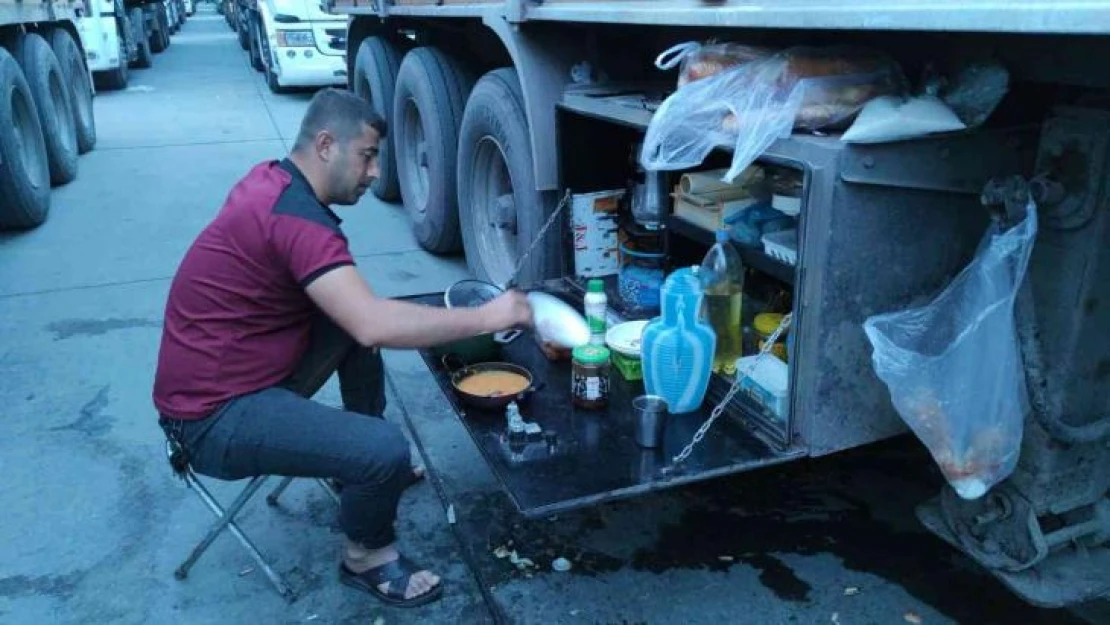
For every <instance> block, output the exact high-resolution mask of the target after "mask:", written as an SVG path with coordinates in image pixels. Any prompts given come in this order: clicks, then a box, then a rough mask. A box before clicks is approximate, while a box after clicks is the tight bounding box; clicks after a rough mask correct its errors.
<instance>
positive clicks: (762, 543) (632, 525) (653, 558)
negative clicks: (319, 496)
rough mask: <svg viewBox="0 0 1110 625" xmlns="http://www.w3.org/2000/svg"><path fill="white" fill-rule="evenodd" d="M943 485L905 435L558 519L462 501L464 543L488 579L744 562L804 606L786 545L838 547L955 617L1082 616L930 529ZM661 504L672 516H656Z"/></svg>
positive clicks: (716, 568)
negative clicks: (517, 563) (1011, 583)
mask: <svg viewBox="0 0 1110 625" xmlns="http://www.w3.org/2000/svg"><path fill="white" fill-rule="evenodd" d="M940 484H941V482H940V481H939V479H938V478H937V477H936V475H935V473H934V472H933V471H932V465H931V464H930V462H929V460H928V457H927V456H926V455H924V454H923V452H922V451H921V450H920V448H919V447H918V446H916V445H915V444H914V443H913V442H912V441H902V442H899V443H896V444H894V445H888V446H885V447H880V448H879V450H878V451H876V449H875V448H867V449H864V450H857V451H855V452H850V453H846V454H841V455H838V456H837V457H835V458H828V459H823V460H816V461H806V462H797V463H794V464H793V465H788V466H784V467H778V468H776V469H775V470H767V471H760V472H755V473H751V474H747V475H744V476H738V477H734V478H722V479H718V480H712V481H709V482H706V483H703V484H700V485H695V486H687V487H685V488H682V489H675V490H672V491H668V492H664V493H657V494H653V495H648V496H644V497H641V498H638V499H633V500H627V501H623V502H616V503H612V504H608V505H606V506H601V507H599V508H597V509H593V510H587V511H581V512H578V513H573V514H565V515H561V516H560V518H559V519H558V522H554V523H553V522H550V521H547V520H538V521H528V520H525V519H523V518H521V517H520V516H519V515H518V514H516V512H515V510H514V509H513V507H512V504H511V502H509V501H508V500H507V498H505V497H504V495H502V494H501V493H492V494H489V493H487V494H481V495H470V496H467V497H464V498H463V500H462V501H460V502H458V503H459V504H460V506H459V507H461V508H462V509H464V510H465V514H463V515H460V516H461V517H462V519H463V520H461V521H460V522H463V523H464V527H463V532H462V533H463V535H464V536H465V537H466V538H467V540H466V542H467V547H468V548H469V549H471V550H472V553H473V554H474V560H475V562H476V563H477V565H478V566H479V567H480V568H481V572H482V575H483V576H484V577H485V579H486V580H487V581H488V582H490V583H496V584H499V583H502V582H504V581H507V580H509V579H513V578H519V577H522V576H523V577H528V576H531V575H537V574H550V571H551V561H552V559H553V558H555V557H560V556H561V557H565V558H568V559H570V560H571V561H572V562H573V563H574V568H573V569H572V570H571V572H570V574H571V575H587V576H596V575H600V574H604V573H608V572H612V571H616V570H620V569H624V568H628V569H631V570H635V571H643V572H651V573H664V572H667V571H672V570H679V569H685V570H705V571H708V572H717V573H720V574H727V573H728V571H729V569H730V568H731V567H732V566H734V565H736V564H738V563H743V564H746V565H748V566H750V567H752V568H753V569H755V570H757V571H758V572H759V579H760V582H761V583H762V584H763V585H764V586H765V587H766V588H767V589H768V590H770V591H771V592H773V593H774V594H775V595H776V596H777V597H778V598H780V599H781V600H784V601H790V602H797V603H802V604H805V603H807V602H809V601H810V600H811V591H812V588H811V587H810V584H809V583H808V582H806V581H805V580H803V579H802V578H801V577H800V576H798V575H797V574H796V573H795V572H794V570H793V569H792V568H791V567H790V566H789V565H788V564H787V561H786V559H784V558H783V556H785V555H790V554H794V555H801V556H815V555H820V554H829V555H833V556H835V557H837V558H838V559H840V560H841V561H842V563H843V566H844V568H846V569H848V570H851V571H858V572H861V573H866V574H868V575H873V576H877V577H881V578H883V579H885V580H887V581H888V582H890V583H891V584H894V585H897V586H899V587H901V588H902V589H904V590H905V591H906V592H907V593H909V594H910V595H912V596H914V597H916V598H917V599H918V600H920V601H921V602H922V603H923V604H926V605H929V606H931V607H932V608H933V609H935V610H936V611H938V612H940V613H942V614H944V615H945V616H946V617H948V618H950V619H951V620H953V621H955V622H958V623H977V624H983V625H987V624H994V623H999V624H1003V623H1005V624H1007V625H1009V624H1010V623H1016V622H1020V623H1026V624H1042V623H1043V624H1046V625H1047V624H1049V623H1051V624H1052V625H1073V624H1074V625H1079V624H1080V623H1082V621H1080V620H1079V619H1077V618H1075V617H1072V616H1070V615H1069V614H1067V613H1066V612H1062V611H1054V610H1038V609H1036V608H1033V607H1032V606H1030V605H1028V604H1026V603H1024V602H1023V601H1022V600H1021V599H1019V598H1018V597H1016V596H1015V595H1013V594H1011V593H1010V592H1009V591H1007V590H1006V589H1005V588H1004V587H1003V586H1002V585H1001V584H1000V583H998V582H996V581H994V579H993V578H991V577H989V576H988V575H987V574H986V573H984V572H983V571H981V570H980V569H979V568H977V567H976V565H974V564H973V563H972V562H971V561H970V560H968V559H967V558H965V557H964V556H962V555H961V554H959V553H958V552H956V551H954V550H953V549H951V548H949V547H948V546H947V545H946V544H945V543H943V542H942V541H940V539H938V538H936V537H934V536H932V535H931V534H928V533H927V532H926V531H925V530H924V529H923V528H921V527H920V525H919V524H918V523H917V521H916V518H915V517H914V516H913V509H914V506H915V505H916V504H918V503H920V502H922V501H924V500H927V499H928V498H930V497H931V496H933V495H934V494H935V493H936V492H937V489H938V488H939V486H940ZM666 508H671V509H674V510H675V513H674V514H673V515H671V516H672V517H673V518H671V519H666V518H664V517H666V516H667V515H661V514H660V513H659V510H660V509H666ZM661 518H664V520H662V521H660V519H661ZM602 534H604V537H605V538H604V540H597V537H598V536H601V535H602ZM613 537H617V539H614V538H613ZM584 545H591V546H592V547H593V548H592V549H590V548H585V547H584ZM498 547H504V548H505V549H507V550H516V551H517V552H518V553H519V555H520V556H522V557H527V558H529V559H531V560H532V561H534V562H535V565H536V567H535V568H534V569H526V570H521V569H518V568H517V567H514V566H513V565H512V564H511V563H510V562H509V561H508V558H497V557H496V556H494V555H493V553H494V551H495V550H497V548H498ZM502 553H504V552H502ZM864 591H866V589H864Z"/></svg>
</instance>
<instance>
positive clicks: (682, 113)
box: [640, 57, 803, 182]
mask: <svg viewBox="0 0 1110 625" xmlns="http://www.w3.org/2000/svg"><path fill="white" fill-rule="evenodd" d="M785 70H786V60H785V59H783V58H779V57H771V58H768V59H762V60H759V61H753V62H751V63H746V64H743V65H740V66H737V67H734V68H732V69H729V70H726V71H723V72H720V73H718V74H716V75H714V76H710V77H708V78H703V79H701V80H697V81H695V82H691V83H689V84H686V85H685V86H684V87H682V88H681V89H679V90H678V91H676V92H675V93H673V94H671V96H670V97H668V98H667V99H666V100H664V101H663V104H662V105H660V107H659V109H658V110H657V111H656V112H655V115H654V116H653V117H652V120H651V124H649V125H648V129H647V133H646V134H645V136H644V145H643V150H642V152H641V154H640V161H641V163H642V164H643V166H644V168H645V169H648V170H676V169H690V168H693V167H696V166H698V165H700V164H701V163H702V161H703V160H705V157H706V156H708V155H709V153H710V152H711V151H712V150H713V149H714V148H716V147H717V146H719V145H729V144H732V146H733V158H732V166H731V167H730V168H729V170H728V171H727V172H726V173H725V175H724V177H723V180H725V181H726V182H732V180H733V179H734V178H736V176H738V175H740V172H741V171H743V170H744V168H745V167H747V166H748V165H750V164H751V163H752V162H754V161H755V159H756V157H758V156H759V155H760V154H762V153H763V151H764V150H766V149H767V148H768V147H769V146H770V145H771V144H772V143H774V141H775V139H778V138H779V137H785V136H789V135H790V132H791V130H792V129H793V127H794V118H795V116H796V115H797V112H798V109H799V108H800V107H801V104H802V90H803V87H802V86H801V85H800V84H799V83H798V82H797V81H790V82H791V84H789V85H785V88H783V87H782V86H780V84H779V82H780V80H779V79H780V78H781V77H782V76H783V73H784V72H785Z"/></svg>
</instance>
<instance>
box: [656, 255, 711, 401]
mask: <svg viewBox="0 0 1110 625" xmlns="http://www.w3.org/2000/svg"><path fill="white" fill-rule="evenodd" d="M660 299H661V303H662V308H663V314H662V316H660V317H656V318H655V319H652V320H651V322H649V323H648V325H647V327H645V328H644V333H643V336H642V338H641V350H642V357H641V364H642V366H643V369H644V389H645V390H646V391H647V394H649V395H658V396H660V397H662V398H663V399H664V400H665V401H666V402H667V406H668V407H669V408H670V411H671V412H672V413H674V414H681V413H686V412H693V411H694V410H697V409H698V407H699V406H701V403H702V401H703V400H704V399H705V391H706V389H708V388H709V377H710V374H711V369H712V365H713V353H714V350H715V349H716V347H717V335H716V334H715V333H714V332H713V328H712V327H710V325H709V324H708V323H706V322H705V321H704V320H702V319H701V317H700V315H699V313H700V311H701V308H702V303H703V300H704V296H703V294H702V289H701V281H700V280H699V278H698V268H697V267H684V268H682V269H678V270H677V271H675V272H673V273H672V274H671V275H669V276H667V279H666V281H665V282H663V288H662V289H661V292H660Z"/></svg>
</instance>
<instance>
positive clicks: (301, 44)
mask: <svg viewBox="0 0 1110 625" xmlns="http://www.w3.org/2000/svg"><path fill="white" fill-rule="evenodd" d="M277 44H278V47H281V48H314V47H316V38H315V37H313V36H312V31H311V30H279V31H277Z"/></svg>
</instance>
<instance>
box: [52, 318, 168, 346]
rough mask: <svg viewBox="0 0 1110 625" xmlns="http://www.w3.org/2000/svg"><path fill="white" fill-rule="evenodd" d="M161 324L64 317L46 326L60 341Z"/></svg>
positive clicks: (128, 319) (143, 320)
mask: <svg viewBox="0 0 1110 625" xmlns="http://www.w3.org/2000/svg"><path fill="white" fill-rule="evenodd" d="M161 326H162V324H161V323H159V322H157V321H153V320H150V319H139V318H126V319H64V320H61V321H55V322H53V323H51V324H49V325H47V326H46V329H47V330H49V331H50V332H52V333H53V334H54V340H55V341H62V340H65V339H69V338H73V337H76V336H99V335H101V334H107V333H109V332H115V331H118V330H131V329H135V328H159V327H161Z"/></svg>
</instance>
